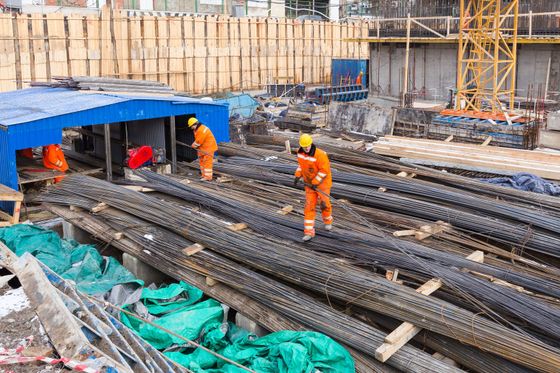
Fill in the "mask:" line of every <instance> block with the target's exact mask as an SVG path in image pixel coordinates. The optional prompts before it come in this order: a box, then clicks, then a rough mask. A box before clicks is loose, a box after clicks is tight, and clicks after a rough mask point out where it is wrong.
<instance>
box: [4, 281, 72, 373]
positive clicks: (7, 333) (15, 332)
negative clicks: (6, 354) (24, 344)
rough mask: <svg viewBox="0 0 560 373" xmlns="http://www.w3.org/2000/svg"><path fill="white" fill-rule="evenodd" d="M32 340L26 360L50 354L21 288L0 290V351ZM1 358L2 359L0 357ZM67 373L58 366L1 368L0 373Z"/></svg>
mask: <svg viewBox="0 0 560 373" xmlns="http://www.w3.org/2000/svg"><path fill="white" fill-rule="evenodd" d="M29 336H33V342H32V343H31V344H30V346H29V347H28V348H27V349H26V350H27V354H28V356H37V355H40V354H43V353H45V352H47V351H51V353H52V346H51V345H50V343H49V339H48V337H47V335H46V333H45V331H44V329H43V326H42V325H41V322H40V321H39V318H38V317H37V315H36V314H35V311H34V310H33V308H32V307H31V306H30V305H29V301H28V299H27V296H26V295H25V293H24V292H23V288H21V287H19V288H17V289H12V288H11V287H10V286H9V285H5V286H4V287H2V288H0V348H2V347H3V348H6V349H12V348H16V347H17V346H18V344H19V343H20V342H21V341H23V340H24V339H25V338H27V337H29ZM0 358H1V357H0ZM63 371H67V370H65V369H63V368H62V367H61V366H47V365H45V364H43V363H28V364H17V365H16V364H11V365H0V373H8V372H14V373H56V372H63Z"/></svg>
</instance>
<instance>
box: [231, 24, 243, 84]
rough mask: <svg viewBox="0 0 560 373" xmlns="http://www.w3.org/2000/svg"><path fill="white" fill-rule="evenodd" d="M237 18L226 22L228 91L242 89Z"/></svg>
mask: <svg viewBox="0 0 560 373" xmlns="http://www.w3.org/2000/svg"><path fill="white" fill-rule="evenodd" d="M239 21H240V20H239V18H237V17H236V18H230V19H229V22H228V26H229V30H228V35H229V40H228V44H229V64H230V77H229V78H230V79H229V85H230V89H232V90H238V89H242V86H241V80H242V78H241V58H242V57H241V40H240V22H239Z"/></svg>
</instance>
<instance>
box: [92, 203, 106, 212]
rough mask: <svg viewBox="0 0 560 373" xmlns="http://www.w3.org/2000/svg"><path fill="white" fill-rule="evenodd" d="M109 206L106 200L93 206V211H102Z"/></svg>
mask: <svg viewBox="0 0 560 373" xmlns="http://www.w3.org/2000/svg"><path fill="white" fill-rule="evenodd" d="M108 208H109V205H107V204H106V203H105V202H101V203H98V204H97V205H95V206H94V207H92V208H91V212H100V211H103V210H106V209H108Z"/></svg>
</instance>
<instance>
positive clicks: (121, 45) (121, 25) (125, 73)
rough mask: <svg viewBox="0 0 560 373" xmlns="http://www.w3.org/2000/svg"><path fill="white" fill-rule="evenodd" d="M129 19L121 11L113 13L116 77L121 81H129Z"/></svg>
mask: <svg viewBox="0 0 560 373" xmlns="http://www.w3.org/2000/svg"><path fill="white" fill-rule="evenodd" d="M128 30H129V18H128V16H127V15H126V14H123V12H122V11H119V10H114V11H113V34H114V43H115V48H114V49H115V58H114V60H115V61H116V65H117V73H118V77H119V78H121V79H130V73H131V63H130V53H131V44H130V35H129V31H128Z"/></svg>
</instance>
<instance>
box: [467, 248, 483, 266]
mask: <svg viewBox="0 0 560 373" xmlns="http://www.w3.org/2000/svg"><path fill="white" fill-rule="evenodd" d="M466 259H468V260H472V261H473V262H477V263H484V251H480V250H476V251H473V252H472V254H470V255H469V256H467V257H466Z"/></svg>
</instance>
